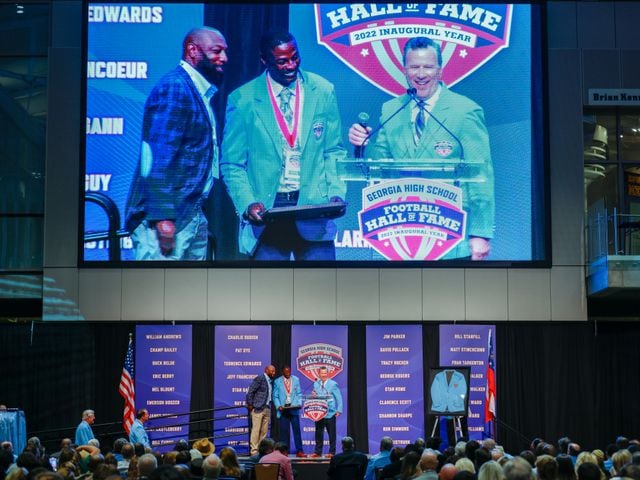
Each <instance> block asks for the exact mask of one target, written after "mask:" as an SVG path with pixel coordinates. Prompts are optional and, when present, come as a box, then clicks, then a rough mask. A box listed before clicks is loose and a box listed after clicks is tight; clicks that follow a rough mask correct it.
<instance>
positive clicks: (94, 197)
mask: <svg viewBox="0 0 640 480" xmlns="http://www.w3.org/2000/svg"><path fill="white" fill-rule="evenodd" d="M84 198H85V200H86V201H87V202H91V203H95V204H96V205H98V206H99V207H101V208H102V209H103V210H104V212H105V213H106V214H107V219H108V222H109V227H108V228H109V229H108V230H107V231H106V232H85V234H84V242H85V243H87V242H96V241H98V240H108V241H109V260H111V261H112V262H118V261H120V238H122V237H127V236H129V232H128V231H126V230H124V229H120V212H119V211H118V207H117V205H116V204H115V202H114V201H113V200H111V198H109V197H107V196H106V195H105V194H103V193H99V192H87V193H86V194H85V197H84Z"/></svg>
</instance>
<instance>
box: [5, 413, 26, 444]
mask: <svg viewBox="0 0 640 480" xmlns="http://www.w3.org/2000/svg"><path fill="white" fill-rule="evenodd" d="M7 440H8V441H10V442H11V443H12V444H13V451H14V452H22V450H24V447H25V446H26V445H27V422H26V420H25V417H24V412H23V411H22V410H18V409H17V408H10V409H8V410H7V411H0V441H3V442H4V441H7Z"/></svg>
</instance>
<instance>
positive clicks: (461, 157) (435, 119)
mask: <svg viewBox="0 0 640 480" xmlns="http://www.w3.org/2000/svg"><path fill="white" fill-rule="evenodd" d="M411 90H413V92H411ZM407 93H408V94H409V96H410V97H411V99H412V100H415V102H416V103H417V104H418V106H419V107H420V108H421V109H422V110H424V111H425V112H426V113H427V115H429V116H430V117H431V118H433V120H434V121H435V122H436V123H437V124H438V125H440V126H441V127H442V128H443V129H444V130H445V132H447V133H448V134H449V135H451V136H452V137H453V139H454V140H455V141H456V142H458V145H459V146H460V162H461V163H462V162H464V147H463V146H462V142H461V141H460V139H459V138H458V136H457V135H456V134H455V133H453V132H452V131H451V130H449V129H448V128H447V127H446V125H445V124H444V123H442V122H441V121H440V120H438V118H437V117H436V116H435V115H434V114H433V113H431V112H430V111H429V110H427V109H426V108H424V107H425V102H424V100H420V99H419V98H418V97H416V89H415V88H411V89H409V90H407Z"/></svg>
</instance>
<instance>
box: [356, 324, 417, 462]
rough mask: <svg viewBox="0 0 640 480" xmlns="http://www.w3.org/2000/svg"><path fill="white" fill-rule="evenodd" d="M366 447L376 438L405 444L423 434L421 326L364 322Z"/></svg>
mask: <svg viewBox="0 0 640 480" xmlns="http://www.w3.org/2000/svg"><path fill="white" fill-rule="evenodd" d="M367 407H368V417H369V451H370V452H377V451H378V449H379V448H380V438H382V437H384V436H389V437H391V438H393V443H394V445H408V444H409V443H413V441H414V440H415V439H416V438H418V437H421V436H423V435H424V433H423V432H424V395H423V363H422V327H421V326H420V325H393V326H389V325H369V326H367Z"/></svg>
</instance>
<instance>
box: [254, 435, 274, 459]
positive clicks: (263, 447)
mask: <svg viewBox="0 0 640 480" xmlns="http://www.w3.org/2000/svg"><path fill="white" fill-rule="evenodd" d="M275 446H276V442H275V440H274V439H273V438H269V437H265V438H263V439H262V440H260V443H258V454H260V456H264V455H266V454H267V453H271V452H273V449H274V448H275Z"/></svg>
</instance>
